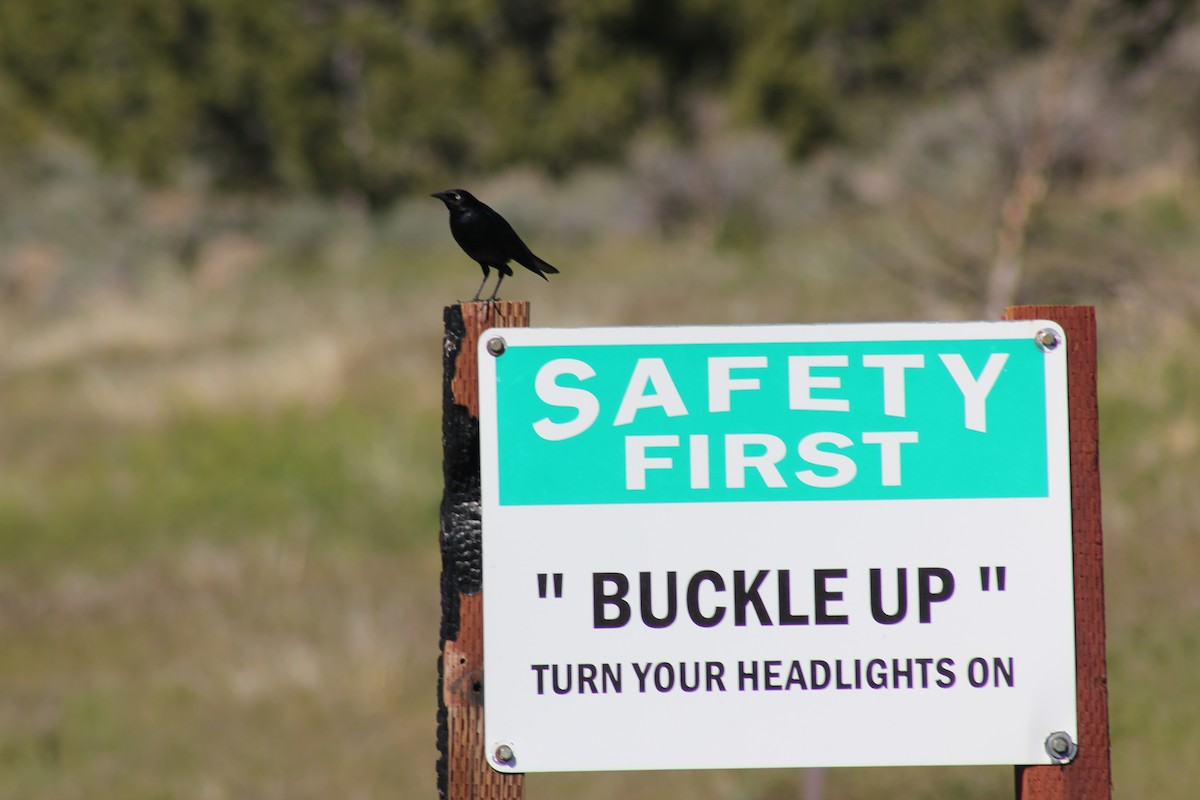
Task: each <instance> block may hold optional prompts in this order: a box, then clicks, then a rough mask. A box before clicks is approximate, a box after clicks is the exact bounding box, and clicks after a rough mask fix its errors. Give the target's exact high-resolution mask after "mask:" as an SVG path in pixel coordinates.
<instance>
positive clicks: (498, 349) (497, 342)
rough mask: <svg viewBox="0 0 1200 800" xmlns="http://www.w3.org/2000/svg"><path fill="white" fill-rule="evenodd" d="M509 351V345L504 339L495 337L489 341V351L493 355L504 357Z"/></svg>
mask: <svg viewBox="0 0 1200 800" xmlns="http://www.w3.org/2000/svg"><path fill="white" fill-rule="evenodd" d="M507 349H508V343H507V342H506V341H504V339H503V337H500V336H493V337H492V338H491V339H488V343H487V351H488V352H489V353H491V354H492V355H494V356H502V355H504V351H505V350H507Z"/></svg>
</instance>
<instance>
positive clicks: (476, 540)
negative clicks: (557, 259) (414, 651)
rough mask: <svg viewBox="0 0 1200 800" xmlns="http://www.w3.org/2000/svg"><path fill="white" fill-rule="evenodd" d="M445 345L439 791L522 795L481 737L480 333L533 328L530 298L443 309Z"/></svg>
mask: <svg viewBox="0 0 1200 800" xmlns="http://www.w3.org/2000/svg"><path fill="white" fill-rule="evenodd" d="M444 317H445V323H446V338H445V341H444V343H443V350H442V472H443V475H444V479H445V489H444V492H443V495H442V511H441V531H440V535H439V542H440V543H441V550H442V627H441V656H440V658H439V659H438V734H437V739H438V764H437V778H438V796H439V797H440V798H441V800H521V798H523V797H524V796H525V776H523V775H513V774H502V773H499V772H496V771H495V770H493V769H492V768H491V767H490V766H488V762H487V754H486V753H485V752H484V747H485V742H484V739H483V692H484V675H483V567H482V563H483V562H482V557H481V544H482V542H481V537H480V531H481V519H480V502H481V498H480V492H479V372H478V366H477V364H476V360H475V359H476V355H475V352H476V350H475V348H476V343H477V342H478V341H479V334H480V333H482V332H483V331H485V330H487V329H488V328H491V327H494V326H505V327H515V328H520V327H527V326H528V325H529V302H528V301H525V300H519V301H509V300H501V301H496V302H491V303H462V304H460V305H453V306H447V307H446V309H445V312H444Z"/></svg>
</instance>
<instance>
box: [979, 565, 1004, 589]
mask: <svg viewBox="0 0 1200 800" xmlns="http://www.w3.org/2000/svg"><path fill="white" fill-rule="evenodd" d="M993 570H995V573H996V591H998V592H1003V591H1004V581H1005V577H1006V574H1007V570H1008V567H980V568H979V583H980V585H981V586H982V587H983V590H984V591H985V592H990V591H991V590H992V571H993Z"/></svg>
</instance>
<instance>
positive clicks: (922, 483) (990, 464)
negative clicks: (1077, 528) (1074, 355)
mask: <svg viewBox="0 0 1200 800" xmlns="http://www.w3.org/2000/svg"><path fill="white" fill-rule="evenodd" d="M973 324H974V325H976V326H993V325H1001V326H1002V325H1005V324H1006V323H973ZM827 327H832V326H827ZM862 327H863V326H859V330H861V329H862ZM879 327H881V328H882V327H884V326H879ZM934 327H936V326H934ZM914 328H919V326H912V325H908V326H904V330H905V331H910V332H911V331H912V330H913V329H914ZM625 330H632V329H625ZM709 330H719V329H709ZM789 330H793V331H795V330H803V329H802V328H792V329H789ZM504 333H509V332H508V331H502V332H501V334H504ZM510 338H512V339H513V341H512V342H510V343H508V346H507V347H506V349H505V350H504V352H503V353H502V355H499V356H493V355H490V354H488V353H487V352H486V351H481V356H480V358H481V375H484V374H485V373H486V372H487V371H488V370H487V369H484V367H485V366H486V363H485V360H486V359H491V360H492V363H493V364H494V397H493V401H494V404H495V405H494V414H495V422H494V425H495V427H494V430H495V437H496V438H495V457H496V459H497V475H498V493H499V503H500V505H503V506H531V505H574V504H612V503H682V502H688V503H703V502H734V501H736V502H744V501H820V500H909V499H935V498H942V499H954V498H962V499H965V498H974V499H979V498H1014V497H1045V496H1047V493H1048V483H1049V479H1048V473H1047V398H1046V373H1047V366H1046V358H1047V354H1046V353H1045V352H1043V351H1042V350H1041V349H1040V348H1039V347H1038V346H1037V345H1036V344H1035V342H1034V340H1033V339H1032V337H1028V336H1021V337H1020V338H963V339H945V338H935V339H931V340H920V339H913V338H910V339H905V340H897V341H863V340H853V341H828V340H820V341H782V342H781V341H767V342H760V343H756V342H747V341H732V342H729V341H726V342H703V343H686V342H665V343H637V342H633V343H628V344H619V343H617V344H605V343H597V344H587V343H565V344H536V345H531V344H523V343H521V342H520V337H519V336H517V335H516V332H515V331H514V332H512V335H511V337H510ZM543 338H544V337H543ZM825 338H828V337H825ZM489 413H491V412H489Z"/></svg>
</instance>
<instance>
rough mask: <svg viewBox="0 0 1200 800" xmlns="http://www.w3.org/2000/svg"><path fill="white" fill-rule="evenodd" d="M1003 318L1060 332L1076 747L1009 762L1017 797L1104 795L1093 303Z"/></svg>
mask: <svg viewBox="0 0 1200 800" xmlns="http://www.w3.org/2000/svg"><path fill="white" fill-rule="evenodd" d="M1005 318H1007V319H1046V320H1051V321H1053V322H1057V323H1058V324H1059V325H1061V326H1062V329H1063V331H1064V332H1065V333H1066V335H1067V397H1068V399H1069V403H1070V411H1069V418H1070V429H1071V430H1070V437H1071V535H1072V541H1073V551H1074V562H1075V694H1076V703H1077V707H1078V721H1079V742H1078V746H1079V754H1078V755H1077V756H1076V757H1075V759H1074V760H1073V761H1072V762H1071V763H1070V764H1066V765H1065V766H1036V767H1017V770H1016V796H1017V798H1018V800H1111V798H1112V769H1111V766H1110V761H1109V736H1108V670H1107V665H1106V662H1105V652H1104V641H1105V629H1104V547H1103V536H1102V531H1101V526H1100V450H1099V446H1098V442H1099V424H1098V418H1099V415H1098V407H1097V402H1096V310H1095V309H1094V308H1093V307H1092V306H1052V305H1046V306H1010V307H1009V308H1008V309H1007V310H1006V312H1005Z"/></svg>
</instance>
